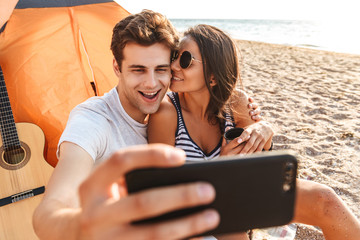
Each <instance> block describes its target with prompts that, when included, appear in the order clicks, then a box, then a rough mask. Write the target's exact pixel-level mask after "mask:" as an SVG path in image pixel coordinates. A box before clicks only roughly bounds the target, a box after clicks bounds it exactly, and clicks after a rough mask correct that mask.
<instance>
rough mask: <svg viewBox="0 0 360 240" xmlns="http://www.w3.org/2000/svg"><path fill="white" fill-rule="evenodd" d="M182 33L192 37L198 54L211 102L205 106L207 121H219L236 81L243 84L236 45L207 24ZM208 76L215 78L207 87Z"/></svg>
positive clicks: (221, 118)
mask: <svg viewBox="0 0 360 240" xmlns="http://www.w3.org/2000/svg"><path fill="white" fill-rule="evenodd" d="M184 36H187V37H191V38H192V39H193V40H194V41H195V42H196V43H197V45H198V47H199V50H200V53H201V58H202V61H203V70H204V77H205V83H206V86H207V88H208V90H209V92H210V102H209V105H208V106H207V109H206V112H207V115H208V121H209V122H212V123H214V124H215V123H216V122H217V120H220V122H222V120H223V119H224V116H223V114H224V111H225V106H226V104H227V103H228V102H229V101H230V99H231V96H232V94H233V93H234V91H235V87H236V84H237V83H239V84H240V86H241V87H242V83H241V78H240V66H239V56H238V49H237V47H236V44H235V42H234V41H233V40H232V39H231V38H230V37H229V36H228V35H227V34H226V33H225V32H223V31H222V30H220V29H218V28H216V27H213V26H210V25H206V24H200V25H197V26H194V27H192V28H190V29H188V30H187V31H186V32H185V33H184ZM211 75H213V76H214V78H215V80H216V85H215V86H213V87H211V86H210V80H211Z"/></svg>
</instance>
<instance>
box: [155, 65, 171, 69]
mask: <svg viewBox="0 0 360 240" xmlns="http://www.w3.org/2000/svg"><path fill="white" fill-rule="evenodd" d="M156 67H157V68H167V67H170V64H162V65H158V66H156Z"/></svg>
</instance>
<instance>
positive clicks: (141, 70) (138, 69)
mask: <svg viewBox="0 0 360 240" xmlns="http://www.w3.org/2000/svg"><path fill="white" fill-rule="evenodd" d="M144 71H145V70H144V69H141V68H135V69H133V72H137V73H142V72H144Z"/></svg>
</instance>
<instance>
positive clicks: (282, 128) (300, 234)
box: [236, 40, 360, 240]
mask: <svg viewBox="0 0 360 240" xmlns="http://www.w3.org/2000/svg"><path fill="white" fill-rule="evenodd" d="M236 43H237V44H238V46H239V48H240V52H241V55H242V59H241V66H242V81H243V85H244V87H245V91H247V92H248V94H249V95H250V96H253V97H254V98H255V100H256V101H257V102H258V103H259V106H260V108H261V110H262V114H263V118H264V119H266V120H267V121H269V122H270V123H271V124H273V126H274V129H275V135H274V140H273V141H274V150H281V149H291V150H293V151H295V152H296V153H297V155H298V160H299V171H298V177H299V178H304V179H309V180H313V181H316V182H319V183H323V184H326V185H328V186H330V187H331V188H333V189H334V190H335V191H336V193H337V194H338V195H339V196H340V197H341V198H342V199H343V200H344V201H345V203H346V204H347V205H348V207H349V208H350V209H351V210H352V211H353V212H354V214H355V215H356V216H357V217H358V218H360V187H359V186H360V161H359V160H360V147H359V146H360V110H359V109H360V107H359V106H360V55H356V54H348V53H337V52H331V51H327V50H318V49H311V48H305V47H295V46H287V45H279V44H271V43H264V42H255V41H247V40H236ZM298 226H299V227H298V231H297V236H296V238H295V239H297V240H300V239H302V240H305V239H324V238H323V237H322V236H321V235H322V234H321V232H319V230H318V229H317V228H316V227H310V226H306V225H298Z"/></svg>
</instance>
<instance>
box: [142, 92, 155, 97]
mask: <svg viewBox="0 0 360 240" xmlns="http://www.w3.org/2000/svg"><path fill="white" fill-rule="evenodd" d="M143 94H144V95H148V96H153V95H155V94H157V92H153V93H144V92H143Z"/></svg>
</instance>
